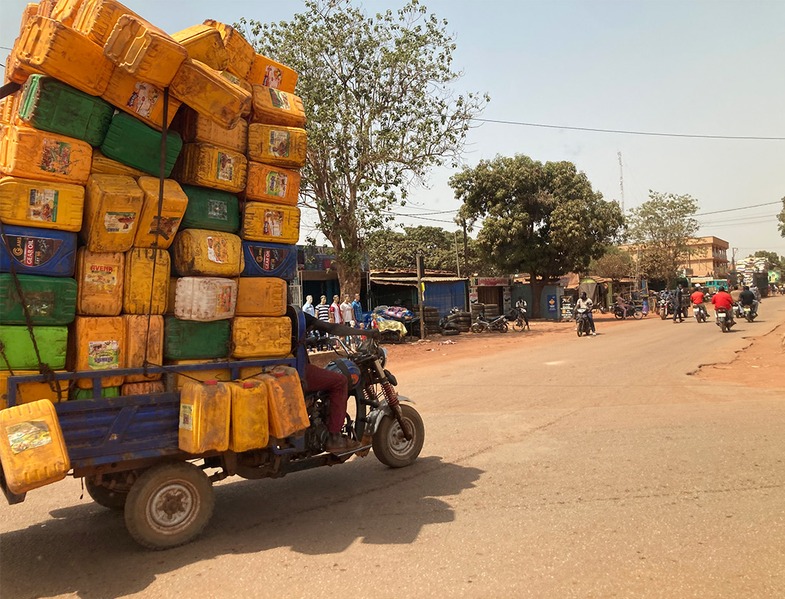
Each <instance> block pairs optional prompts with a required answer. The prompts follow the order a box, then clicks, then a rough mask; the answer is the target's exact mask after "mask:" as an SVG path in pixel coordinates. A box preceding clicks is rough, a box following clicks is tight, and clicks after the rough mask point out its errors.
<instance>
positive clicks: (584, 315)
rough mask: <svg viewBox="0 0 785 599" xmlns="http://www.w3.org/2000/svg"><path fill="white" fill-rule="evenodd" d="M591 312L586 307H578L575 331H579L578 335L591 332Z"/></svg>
mask: <svg viewBox="0 0 785 599" xmlns="http://www.w3.org/2000/svg"><path fill="white" fill-rule="evenodd" d="M589 313H590V312H589V310H588V309H586V308H578V309H577V310H575V331H576V332H577V333H578V337H582V336H583V335H587V336H588V335H590V334H591V321H590V320H589Z"/></svg>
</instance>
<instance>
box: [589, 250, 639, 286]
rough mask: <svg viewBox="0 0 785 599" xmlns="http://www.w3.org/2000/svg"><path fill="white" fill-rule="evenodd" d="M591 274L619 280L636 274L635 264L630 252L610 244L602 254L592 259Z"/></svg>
mask: <svg viewBox="0 0 785 599" xmlns="http://www.w3.org/2000/svg"><path fill="white" fill-rule="evenodd" d="M589 274H591V275H596V276H598V277H605V278H607V279H613V280H614V281H618V280H621V279H624V278H626V277H632V276H633V275H634V274H635V264H633V261H632V258H631V257H630V254H629V253H628V252H624V251H622V250H620V249H619V248H617V247H613V246H610V247H608V248H606V250H605V253H604V254H603V255H602V256H600V257H599V258H597V259H596V260H592V261H591V263H590V264H589Z"/></svg>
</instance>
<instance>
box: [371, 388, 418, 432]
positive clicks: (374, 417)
mask: <svg viewBox="0 0 785 599" xmlns="http://www.w3.org/2000/svg"><path fill="white" fill-rule="evenodd" d="M398 401H405V402H406V403H410V404H414V402H413V401H412V400H411V399H409V398H408V397H404V396H403V395H399V396H398ZM392 415H393V413H392V410H391V409H390V406H389V405H387V402H386V401H383V402H382V404H381V405H380V406H379V407H378V408H376V409H374V410H371V411H370V412H369V413H368V416H367V417H366V418H367V420H368V422H369V423H370V424H371V433H372V434H373V433H375V432H376V431H377V430H378V429H379V425H380V424H381V422H382V418H384V417H385V416H392Z"/></svg>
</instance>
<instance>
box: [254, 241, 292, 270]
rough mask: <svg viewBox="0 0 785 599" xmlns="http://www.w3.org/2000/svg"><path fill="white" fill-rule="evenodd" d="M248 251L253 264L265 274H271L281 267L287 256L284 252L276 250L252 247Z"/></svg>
mask: <svg viewBox="0 0 785 599" xmlns="http://www.w3.org/2000/svg"><path fill="white" fill-rule="evenodd" d="M250 250H251V256H252V257H253V259H254V262H256V264H257V265H258V266H259V267H260V268H261V269H262V270H264V271H267V272H272V271H274V270H276V269H277V268H279V267H280V266H282V265H283V264H284V262H285V261H286V258H287V256H288V254H289V253H288V252H287V251H286V250H280V249H277V248H275V249H273V248H265V247H252V248H250Z"/></svg>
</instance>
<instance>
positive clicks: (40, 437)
mask: <svg viewBox="0 0 785 599" xmlns="http://www.w3.org/2000/svg"><path fill="white" fill-rule="evenodd" d="M5 432H6V435H7V436H8V444H9V445H10V446H11V451H12V452H13V453H22V452H23V451H27V450H28V449H35V448H36V447H43V446H44V445H49V444H50V443H51V442H52V433H51V432H50V431H49V425H48V424H47V423H46V422H44V421H43V420H29V421H27V422H20V423H19V424H12V425H11V426H7V427H6V429H5Z"/></svg>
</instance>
